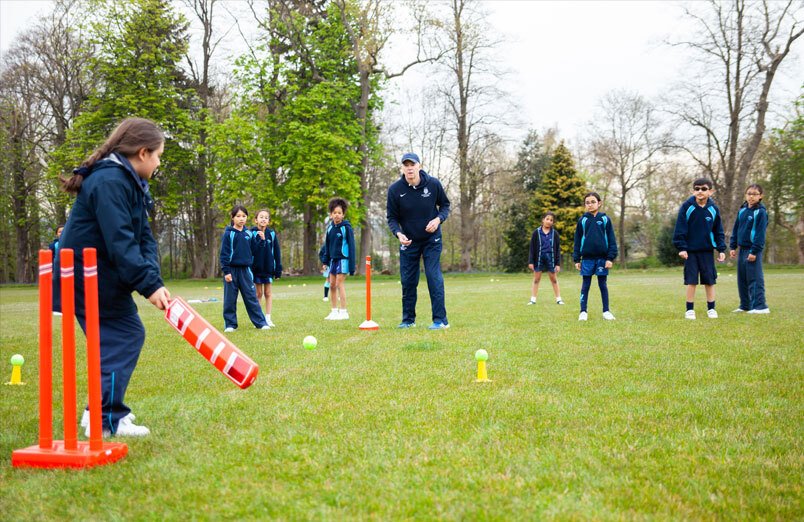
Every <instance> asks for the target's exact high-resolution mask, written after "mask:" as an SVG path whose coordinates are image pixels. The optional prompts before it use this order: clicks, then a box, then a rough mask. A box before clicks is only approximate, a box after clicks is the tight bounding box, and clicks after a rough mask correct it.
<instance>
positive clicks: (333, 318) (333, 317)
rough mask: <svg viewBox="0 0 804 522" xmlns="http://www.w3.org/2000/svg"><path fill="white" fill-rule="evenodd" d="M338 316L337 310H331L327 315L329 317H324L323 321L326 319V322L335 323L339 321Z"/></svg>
mask: <svg viewBox="0 0 804 522" xmlns="http://www.w3.org/2000/svg"><path fill="white" fill-rule="evenodd" d="M338 315H339V314H338V309H337V308H333V309H332V311H331V312H330V313H329V315H328V316H326V317H325V318H324V319H326V320H327V321H337V320H338V319H339V317H338Z"/></svg>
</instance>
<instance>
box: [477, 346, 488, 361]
mask: <svg viewBox="0 0 804 522" xmlns="http://www.w3.org/2000/svg"><path fill="white" fill-rule="evenodd" d="M488 359H489V352H487V351H486V350H484V349H482V348H481V349H480V350H478V351H476V352H475V360H477V361H488Z"/></svg>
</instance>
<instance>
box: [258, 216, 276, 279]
mask: <svg viewBox="0 0 804 522" xmlns="http://www.w3.org/2000/svg"><path fill="white" fill-rule="evenodd" d="M258 231H259V229H258V228H257V227H252V228H251V232H252V233H253V234H254V235H255V236H256V240H255V243H254V244H253V245H252V252H253V253H254V262H253V264H252V265H251V270H252V272H254V274H256V275H258V276H260V277H273V278H274V279H279V278H280V277H282V251H281V250H280V248H279V238H278V237H276V232H274V230H273V229H272V228H266V229H265V239H260V237H259V236H257V232H258Z"/></svg>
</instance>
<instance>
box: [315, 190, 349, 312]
mask: <svg viewBox="0 0 804 522" xmlns="http://www.w3.org/2000/svg"><path fill="white" fill-rule="evenodd" d="M348 207H349V204H348V203H347V202H346V200H344V199H341V198H332V199H331V200H330V201H329V217H330V223H329V225H327V234H326V237H325V238H324V247H323V248H322V249H321V251H320V252H319V258H320V259H321V264H322V265H323V266H322V269H323V270H325V271H326V270H327V269H328V270H329V286H330V288H331V289H332V299H331V306H332V310H331V311H330V313H329V315H328V316H326V317H325V318H324V319H327V320H329V321H342V320H346V319H349V312H347V310H346V290H345V289H344V287H343V283H344V281H345V280H346V274H349V275H355V235H354V232H353V231H352V225H351V223H349V220H348V219H344V216H345V215H346V209H347V208H348Z"/></svg>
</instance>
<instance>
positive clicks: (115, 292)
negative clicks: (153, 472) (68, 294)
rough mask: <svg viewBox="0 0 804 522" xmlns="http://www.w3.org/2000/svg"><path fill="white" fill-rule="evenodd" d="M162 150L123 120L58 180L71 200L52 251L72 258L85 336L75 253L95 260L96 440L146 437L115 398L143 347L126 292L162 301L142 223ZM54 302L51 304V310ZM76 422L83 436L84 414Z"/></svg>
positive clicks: (158, 136)
mask: <svg viewBox="0 0 804 522" xmlns="http://www.w3.org/2000/svg"><path fill="white" fill-rule="evenodd" d="M164 146H165V136H164V134H163V133H162V131H161V130H160V129H159V127H158V126H157V125H156V124H155V123H154V122H152V121H150V120H146V119H143V118H127V119H125V120H123V121H122V122H121V123H120V124H119V125H118V126H117V128H115V129H114V131H112V133H111V134H110V135H109V137H108V138H107V139H106V141H105V142H104V143H103V145H101V146H100V147H99V148H98V149H97V150H95V152H93V153H92V155H90V156H89V157H88V158H87V159H86V160H84V162H83V163H81V165H80V166H79V167H78V168H77V169H75V170H74V171H73V175H72V176H71V177H69V178H66V179H65V178H61V182H62V188H63V189H64V190H65V191H66V192H68V193H70V194H73V195H75V196H76V199H75V203H74V204H73V207H72V209H71V211H70V217H69V218H68V219H67V224H66V225H65V227H64V231H63V232H62V235H61V240H60V243H59V247H60V249H64V248H71V249H73V251H74V254H75V266H76V268H75V313H76V317H77V319H78V322H79V324H80V325H81V328H82V329H84V331H85V332H86V312H85V308H84V280H83V249H84V248H86V247H94V248H95V249H96V250H97V255H98V304H99V310H100V348H101V379H102V389H103V399H102V400H103V402H102V422H103V433H104V436H110V435H112V436H114V435H116V436H144V435H148V434H149V433H150V430H149V429H148V428H146V427H145V426H138V425H136V424H134V422H133V420H134V415H133V414H132V413H131V409H130V408H129V407H128V406H126V404H125V403H124V402H123V400H124V398H125V394H126V389H127V388H128V382H129V380H130V379H131V375H132V373H133V372H134V368H135V367H136V365H137V359H138V358H139V355H140V352H141V351H142V347H143V344H144V343H145V328H144V327H143V325H142V321H141V320H140V317H139V315H138V313H137V306H136V304H135V303H134V299H133V298H132V296H131V293H132V292H133V291H135V290H136V291H137V292H139V293H140V294H142V295H143V296H144V297H146V298H147V299H148V301H150V303H151V304H153V305H154V306H155V307H157V308H158V309H160V310H164V309H165V307H166V306H167V304H168V301H169V299H170V293H169V292H168V290H167V288H165V285H164V283H163V281H162V276H161V274H160V269H159V258H158V255H157V245H156V240H155V239H154V236H153V234H152V233H151V227H150V225H149V224H148V209H149V208H150V207H151V205H152V201H151V196H150V191H149V190H148V180H149V179H151V176H153V173H154V171H155V170H156V169H157V167H159V164H160V157H161V156H162V152H163V151H164ZM57 273H58V270H57V269H56V270H54V274H57ZM54 286H58V285H54ZM60 304H61V303H60V300H59V302H57V303H56V306H57V307H59V309H60ZM81 425H82V426H85V427H86V429H87V433H86V434H87V436H89V412H88V411H84V416H83V418H82V420H81Z"/></svg>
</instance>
